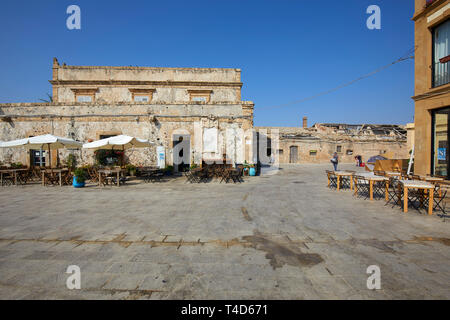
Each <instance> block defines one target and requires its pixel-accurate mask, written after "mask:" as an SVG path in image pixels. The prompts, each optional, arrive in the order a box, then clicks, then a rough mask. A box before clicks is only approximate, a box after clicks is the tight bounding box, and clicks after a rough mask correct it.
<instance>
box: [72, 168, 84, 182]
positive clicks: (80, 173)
mask: <svg viewBox="0 0 450 320" xmlns="http://www.w3.org/2000/svg"><path fill="white" fill-rule="evenodd" d="M73 175H74V176H75V177H76V178H77V182H79V183H83V182H85V181H86V179H87V173H86V170H85V169H84V168H76V169H75V171H74V172H73Z"/></svg>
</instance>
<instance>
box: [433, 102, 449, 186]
mask: <svg viewBox="0 0 450 320" xmlns="http://www.w3.org/2000/svg"><path fill="white" fill-rule="evenodd" d="M449 114H450V108H444V109H440V110H436V111H434V112H433V118H432V120H433V126H432V128H433V135H432V139H433V150H432V157H431V159H432V168H431V169H432V173H433V174H435V175H440V176H445V177H448V176H449V156H448V140H449V123H450V121H449Z"/></svg>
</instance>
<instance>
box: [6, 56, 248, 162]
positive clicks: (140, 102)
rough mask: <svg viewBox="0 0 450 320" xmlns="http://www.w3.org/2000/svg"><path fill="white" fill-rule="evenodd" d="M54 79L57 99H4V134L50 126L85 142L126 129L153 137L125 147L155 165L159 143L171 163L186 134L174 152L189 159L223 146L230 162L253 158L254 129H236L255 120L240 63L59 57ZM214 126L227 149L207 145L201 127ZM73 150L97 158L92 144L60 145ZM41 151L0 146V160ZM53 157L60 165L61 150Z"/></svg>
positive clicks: (28, 158) (133, 158)
mask: <svg viewBox="0 0 450 320" xmlns="http://www.w3.org/2000/svg"><path fill="white" fill-rule="evenodd" d="M50 83H51V84H52V88H53V95H52V98H53V101H52V102H49V103H8V104H0V119H1V121H0V141H7V140H13V139H21V138H25V137H29V136H36V135H40V134H46V133H51V134H54V135H57V136H62V137H70V138H73V139H75V140H78V141H81V142H88V141H93V140H98V139H101V138H105V137H109V136H112V135H118V134H126V135H130V136H134V137H138V138H143V139H148V140H150V141H152V142H155V147H154V148H150V149H142V150H140V149H138V150H131V151H130V152H127V156H128V157H129V161H130V162H131V163H133V164H136V165H152V164H155V163H156V150H155V149H156V147H158V146H160V147H163V148H164V150H165V163H166V165H171V164H172V163H173V157H175V155H174V154H173V147H174V146H175V145H176V144H178V143H180V142H181V141H182V142H183V144H184V146H185V150H184V151H183V154H182V155H176V156H181V157H183V158H184V163H185V164H186V163H187V164H190V163H194V162H195V163H199V162H201V161H202V158H222V157H223V153H225V152H226V153H227V157H228V158H230V159H231V160H232V161H233V162H244V161H245V160H247V161H248V162H250V161H251V159H252V154H251V152H252V150H251V146H252V136H247V137H242V136H241V135H239V134H238V133H237V132H238V131H239V130H244V131H245V130H247V129H251V128H252V127H253V102H251V101H241V87H242V82H241V70H240V69H222V68H220V69H219V68H153V67H103V66H68V65H66V64H62V65H60V64H59V62H58V60H57V59H56V58H55V59H54V60H53V77H52V79H51V80H50ZM211 128H215V129H217V130H218V131H220V132H225V131H226V130H227V132H228V134H227V135H226V137H225V135H224V134H222V135H220V134H219V136H218V137H217V139H218V140H220V139H226V141H221V142H223V143H222V144H220V145H224V146H225V145H226V146H228V149H227V150H223V149H221V148H217V147H216V148H214V147H213V148H211V147H209V148H204V146H203V142H204V139H203V134H204V132H206V131H208V130H210V129H211ZM230 132H231V134H230ZM233 133H234V134H233ZM194 142H195V143H194ZM209 144H210V145H211V143H209ZM216 145H218V144H217V143H216ZM186 149H187V150H186ZM68 152H72V153H73V154H74V155H76V156H77V157H79V158H80V159H81V160H82V162H85V163H93V159H92V157H93V153H92V152H90V151H85V150H83V151H70V150H69V151H66V150H63V151H60V154H61V158H62V159H63V157H64V156H65V155H67V153H68ZM38 153H39V151H37V150H30V151H26V150H24V149H0V161H2V162H5V163H10V162H21V163H23V164H27V165H35V164H36V161H39V157H37V156H36V155H37V154H38ZM45 160H46V161H47V163H46V165H49V162H48V159H45ZM51 161H52V164H53V165H55V164H56V155H54V154H53V157H52V159H51Z"/></svg>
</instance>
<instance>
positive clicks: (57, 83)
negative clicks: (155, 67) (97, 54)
mask: <svg viewBox="0 0 450 320" xmlns="http://www.w3.org/2000/svg"><path fill="white" fill-rule="evenodd" d="M49 82H50V83H51V84H52V85H54V86H155V87H234V88H242V85H243V83H242V82H208V81H140V80H49Z"/></svg>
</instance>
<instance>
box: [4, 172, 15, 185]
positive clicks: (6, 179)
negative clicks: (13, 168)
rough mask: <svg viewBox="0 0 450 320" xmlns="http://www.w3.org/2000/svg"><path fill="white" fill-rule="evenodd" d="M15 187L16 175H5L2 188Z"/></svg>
mask: <svg viewBox="0 0 450 320" xmlns="http://www.w3.org/2000/svg"><path fill="white" fill-rule="evenodd" d="M12 185H14V175H13V174H11V173H3V177H2V186H12Z"/></svg>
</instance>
